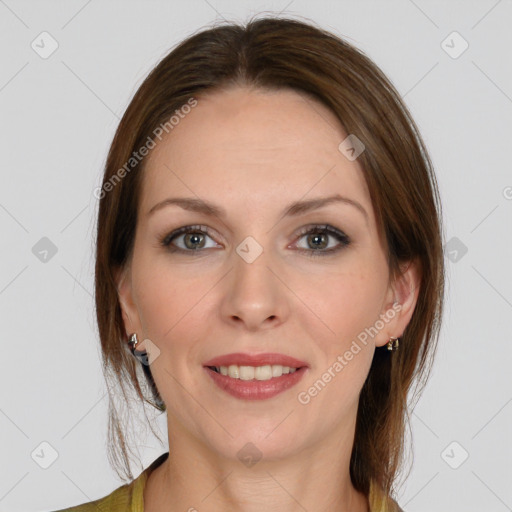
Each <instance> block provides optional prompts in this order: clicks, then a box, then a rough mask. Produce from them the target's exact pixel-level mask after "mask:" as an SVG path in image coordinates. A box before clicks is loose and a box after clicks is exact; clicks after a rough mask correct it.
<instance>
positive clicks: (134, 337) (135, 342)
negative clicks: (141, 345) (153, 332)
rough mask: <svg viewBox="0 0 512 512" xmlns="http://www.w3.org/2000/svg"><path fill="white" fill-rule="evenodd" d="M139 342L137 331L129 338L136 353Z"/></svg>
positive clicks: (129, 342)
mask: <svg viewBox="0 0 512 512" xmlns="http://www.w3.org/2000/svg"><path fill="white" fill-rule="evenodd" d="M138 342H139V340H138V339H137V333H135V332H134V333H133V334H132V335H131V336H130V339H129V340H128V344H129V345H130V350H131V351H132V354H133V353H134V351H135V347H136V345H137V343H138Z"/></svg>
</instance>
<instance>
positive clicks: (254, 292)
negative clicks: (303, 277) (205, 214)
mask: <svg viewBox="0 0 512 512" xmlns="http://www.w3.org/2000/svg"><path fill="white" fill-rule="evenodd" d="M281 279H282V278H281ZM281 279H280V276H279V270H278V268H277V265H276V262H275V261H272V258H271V256H270V254H267V253H266V252H265V251H263V252H262V253H261V254H260V255H259V256H258V257H257V258H256V259H255V260H254V261H252V262H251V263H249V262H247V261H246V260H245V259H244V258H242V257H241V256H239V255H238V254H237V253H236V252H235V253H234V255H233V268H232V270H231V272H229V274H228V276H226V280H225V282H224V286H225V287H226V288H225V293H224V296H223V301H222V306H221V314H222V316H223V318H224V320H225V321H227V322H229V323H231V324H233V325H234V326H236V327H238V328H244V329H245V330H247V331H253V332H254V331H258V330H262V329H263V330H265V329H269V328H274V327H277V326H278V325H280V324H282V323H283V322H285V321H286V319H287V317H288V315H289V311H290V309H289V300H290V297H289V294H287V293H286V292H287V288H286V286H285V285H284V284H283V282H282V280H281Z"/></svg>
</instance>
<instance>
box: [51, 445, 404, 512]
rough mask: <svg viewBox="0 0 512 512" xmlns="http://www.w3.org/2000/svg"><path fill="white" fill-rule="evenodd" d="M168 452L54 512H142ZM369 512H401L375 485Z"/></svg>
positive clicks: (371, 491) (371, 494)
mask: <svg viewBox="0 0 512 512" xmlns="http://www.w3.org/2000/svg"><path fill="white" fill-rule="evenodd" d="M168 456H169V452H166V453H163V454H162V455H160V456H159V457H158V458H157V459H156V460H155V461H153V462H152V463H151V465H150V466H149V467H148V468H147V469H145V470H144V471H143V472H142V473H141V474H140V475H139V476H138V477H137V478H136V479H135V480H133V481H132V482H131V483H129V484H125V485H122V486H121V487H118V488H117V489H115V490H114V491H112V492H111V493H110V494H109V495H108V496H105V497H104V498H100V499H98V500H95V501H92V502H89V503H83V504H82V505H76V506H74V507H70V508H66V509H61V510H57V511H56V512H103V511H104V512H144V487H145V485H146V481H147V479H148V477H149V475H150V473H151V472H152V471H153V470H154V469H156V468H157V467H158V466H160V464H162V463H163V462H164V461H165V460H166V459H167V457H168ZM369 502H370V512H403V510H402V509H401V508H400V507H399V506H398V504H397V503H396V502H395V501H394V500H393V499H391V498H389V497H386V496H384V494H383V493H382V492H380V491H379V489H378V488H377V487H376V486H375V485H373V484H372V485H370V495H369Z"/></svg>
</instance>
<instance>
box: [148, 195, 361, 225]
mask: <svg viewBox="0 0 512 512" xmlns="http://www.w3.org/2000/svg"><path fill="white" fill-rule="evenodd" d="M332 203H342V204H347V205H351V206H354V207H355V208H356V209H357V210H358V211H359V212H361V213H362V214H363V215H364V217H365V220H366V223H367V224H368V220H369V217H368V213H367V212H366V210H365V209H364V208H363V206H362V205H361V204H360V203H358V202H357V201H354V200H353V199H350V198H348V197H344V196H341V195H339V194H335V195H332V196H328V197H318V198H314V199H308V200H306V201H295V202H293V203H291V204H289V205H288V206H286V207H285V208H284V210H283V212H282V216H283V217H286V216H297V215H302V214H305V213H307V212H310V211H312V210H316V209H317V208H321V207H323V206H327V205H328V204H332ZM171 205H176V206H179V207H180V208H183V209H184V210H188V211H192V212H197V213H202V214H204V215H209V216H213V217H219V218H221V219H224V218H225V217H226V210H224V208H222V207H220V206H217V205H215V204H213V203H210V202H208V201H205V200H203V199H198V198H194V197H170V198H168V199H164V200H163V201H161V202H159V203H157V204H155V205H154V206H153V207H152V208H151V209H150V210H149V211H148V213H147V215H148V216H149V215H152V214H153V213H154V212H156V211H158V210H160V209H162V208H164V207H166V206H171Z"/></svg>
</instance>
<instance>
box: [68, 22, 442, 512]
mask: <svg viewBox="0 0 512 512" xmlns="http://www.w3.org/2000/svg"><path fill="white" fill-rule="evenodd" d="M96 195H97V197H98V198H99V199H100V206H99V218H98V231H97V255H96V258H97V259H96V305H97V319H98V325H99V333H100V339H101V346H102V352H103V357H104V363H105V374H106V377H107V382H112V383H115V384H119V386H120V389H121V391H122V393H121V394H119V393H116V392H115V390H114V389H115V386H113V385H111V386H110V388H109V391H110V393H111V398H112V400H111V423H110V425H109V427H110V428H109V433H110V439H111V446H112V453H111V454H110V456H111V460H112V461H114V466H115V467H116V469H118V471H124V472H125V474H124V475H123V476H124V477H125V478H126V480H128V483H127V484H126V485H124V486H122V487H120V488H118V489H116V490H115V491H114V492H112V493H111V494H110V495H109V496H106V497H105V498H102V499H100V500H97V501H95V502H94V503H89V504H83V505H81V506H78V507H73V508H71V509H67V510H76V511H85V510H96V509H97V507H100V509H104V510H133V511H135V510H145V511H150V512H155V511H160V510H166V511H174V510H176V511H178V510H189V511H194V510H198V511H206V510H208V511H220V510H222V511H225V510H233V511H238V510H240V511H251V512H252V511H261V510H265V509H276V510H277V509H279V510H281V511H292V510H293V511H295V510H308V511H315V512H318V511H327V510H329V511H334V510H336V511H337V510H339V511H351V512H368V511H370V512H376V511H378V512H390V511H393V510H398V511H399V510H401V509H400V508H399V506H398V504H397V502H396V499H395V489H394V483H395V481H396V477H397V474H398V472H399V470H400V469H401V465H402V463H403V453H404V448H405V447H404V432H405V426H406V419H407V418H408V414H409V412H410V411H409V409H408V404H407V397H408V395H409V393H410V391H411V388H412V387H413V384H421V383H424V382H425V380H426V377H427V375H428V373H429V371H430V367H431V363H432V358H433V354H434V352H435V348H436V343H437V338H438V336H439V329H440V323H441V316H442V305H443V287H444V268H443V254H442V228H441V219H442V214H441V206H440V202H439V193H438V190H437V184H436V180H435V175H434V172H433V170H432V164H431V162H430V159H429V156H428V154H427V151H426V148H425V146H424V143H423V142H422V139H421V136H420V134H419V133H418V130H417V128H416V126H415V124H414V121H413V120H412V119H411V117H410V114H409V113H408V111H407V108H406V107H405V105H404V104H403V102H402V101H401V99H400V96H399V94H398V93H397V92H396V90H395V89H394V87H393V86H392V84H391V83H390V82H389V80H388V79H387V78H386V77H385V76H384V75H383V73H382V72H381V71H380V70H379V68H378V67H377V66H376V65H375V64H374V63H373V62H371V61H370V60H369V59H368V58H367V57H366V56H365V55H364V54H363V53H362V52H360V51H359V50H357V49H356V48H354V47H352V46H351V45H349V44H347V43H346V42H345V41H343V40H341V39H340V38H338V37H337V36H335V35H333V34H330V33H328V32H325V31H323V30H322V29H320V28H318V27H316V26H313V25H312V24H310V23H304V22H299V21H296V20H287V19H275V18H263V19H257V20H253V21H251V22H250V23H248V24H247V25H246V26H239V25H224V26H217V27H215V28H212V29H208V30H203V31H201V32H199V33H197V34H195V35H193V36H191V37H190V38H188V39H187V40H185V41H184V42H183V43H181V44H180V45H179V46H178V47H177V48H175V49H174V50H173V51H172V52H170V53H169V54H168V55H167V56H166V57H165V58H164V59H163V60H162V61H161V62H160V63H159V64H158V65H157V66H156V68H155V69H154V70H153V71H152V72H151V73H150V74H149V76H148V77H147V78H146V80H145V81H144V83H143V84H142V85H141V87H140V88H139V90H138V91H137V93H136V94H135V96H134V98H133V100H132V102H131V103H130V105H129V106H128V108H127V111H126V113H125V115H124V117H123V119H122V120H121V123H120V125H119V127H118V130H117V133H116V135H115V138H114V141H113V143H112V146H111V149H110V152H109V155H108V160H107V163H106V169H105V174H104V178H103V184H102V187H101V188H99V189H98V190H97V191H96ZM127 348H130V349H131V351H132V354H133V355H135V357H132V355H131V354H130V353H129V352H128V350H127ZM141 371H143V372H144V375H145V380H144V378H142V379H140V377H142V373H141ZM114 379H115V380H114ZM142 384H148V385H149V389H148V390H146V389H145V386H144V385H142ZM141 385H142V386H141ZM131 386H133V389H135V391H136V393H137V396H138V397H139V398H140V399H141V401H142V402H143V403H144V402H149V403H151V404H152V405H154V406H155V407H157V408H159V409H160V410H165V411H166V413H167V425H168V442H169V451H168V452H166V453H164V454H163V455H162V456H160V457H159V458H158V459H157V460H155V461H154V462H153V464H151V466H150V467H148V468H147V469H146V470H145V471H143V472H142V473H141V474H140V476H139V477H138V478H136V479H133V476H132V474H131V471H130V466H129V457H128V451H129V449H130V448H129V443H127V442H126V441H125V439H126V433H125V431H124V428H123V426H122V424H121V422H120V421H119V417H118V416H119V415H118V412H117V410H116V408H115V407H114V405H113V404H114V398H115V397H116V396H122V397H124V399H125V401H127V388H129V387H131ZM147 391H150V393H151V394H152V399H150V398H148V397H147ZM416 391H418V387H416ZM415 396H416V395H415ZM135 435H136V433H135ZM119 461H120V462H119Z"/></svg>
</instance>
